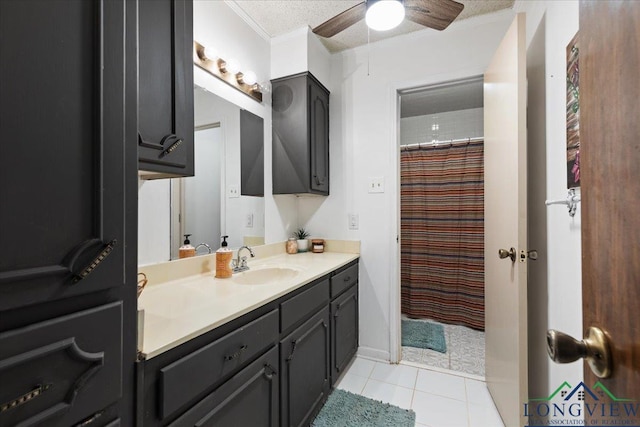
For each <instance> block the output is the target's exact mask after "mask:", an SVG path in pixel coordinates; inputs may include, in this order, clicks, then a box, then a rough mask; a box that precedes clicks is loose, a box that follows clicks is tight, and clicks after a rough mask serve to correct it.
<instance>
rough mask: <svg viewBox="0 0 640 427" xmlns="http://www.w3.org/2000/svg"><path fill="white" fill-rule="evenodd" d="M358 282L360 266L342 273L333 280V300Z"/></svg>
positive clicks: (354, 266)
mask: <svg viewBox="0 0 640 427" xmlns="http://www.w3.org/2000/svg"><path fill="white" fill-rule="evenodd" d="M357 281H358V264H354V265H352V266H351V267H349V268H347V269H345V270H343V271H341V272H340V273H338V274H336V275H335V276H333V277H332V278H331V298H335V297H337V296H338V295H340V294H341V293H342V292H343V291H344V290H346V289H347V288H349V287H350V286H351V285H353V284H355V283H356V282H357Z"/></svg>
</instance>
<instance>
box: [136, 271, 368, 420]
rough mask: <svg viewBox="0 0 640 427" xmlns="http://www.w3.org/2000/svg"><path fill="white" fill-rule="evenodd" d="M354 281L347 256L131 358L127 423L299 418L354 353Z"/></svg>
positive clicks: (309, 412)
mask: <svg viewBox="0 0 640 427" xmlns="http://www.w3.org/2000/svg"><path fill="white" fill-rule="evenodd" d="M357 281H358V264H357V261H354V262H353V263H350V264H349V265H347V266H345V267H342V268H340V269H339V270H337V271H336V272H333V273H330V274H327V275H326V276H324V277H321V278H319V279H317V280H315V281H313V282H312V283H309V284H307V285H305V286H303V287H301V288H299V289H296V290H294V291H292V292H291V293H290V294H288V295H285V296H283V297H281V298H278V299H277V300H275V301H271V302H269V303H267V304H265V305H264V306H262V307H260V308H257V309H255V310H253V311H251V312H249V313H247V314H245V315H243V316H242V317H240V318H238V319H234V320H232V321H231V322H229V323H226V324H224V325H222V326H220V327H218V328H216V329H214V330H212V331H210V332H207V333H206V334H203V335H200V336H198V337H196V338H193V339H192V340H190V341H188V342H186V343H184V344H182V345H180V346H178V347H176V348H174V349H171V350H169V351H167V352H165V353H162V354H160V355H158V356H156V357H153V358H151V359H148V360H144V359H141V360H139V361H138V364H137V374H138V375H137V378H138V385H139V386H138V408H137V409H138V417H137V424H136V425H138V426H145V427H148V426H195V425H198V426H209V425H216V426H217V425H220V426H233V427H235V426H245V425H246V426H249V425H250V426H278V425H280V426H306V425H309V423H310V422H311V421H312V420H313V419H314V417H315V415H316V414H317V413H318V412H319V410H320V408H321V407H322V405H323V404H324V402H325V401H326V398H327V397H328V395H329V391H330V389H331V385H332V383H333V382H335V380H336V379H337V378H338V375H340V374H341V373H342V371H343V370H344V368H345V367H346V365H347V364H348V363H349V362H350V361H351V359H352V358H353V356H354V354H355V350H356V348H357V345H358V319H357V316H358V305H357V289H358V288H357ZM334 290H335V293H333V292H334ZM331 299H333V300H331ZM332 370H333V371H335V374H332V372H333V371H332Z"/></svg>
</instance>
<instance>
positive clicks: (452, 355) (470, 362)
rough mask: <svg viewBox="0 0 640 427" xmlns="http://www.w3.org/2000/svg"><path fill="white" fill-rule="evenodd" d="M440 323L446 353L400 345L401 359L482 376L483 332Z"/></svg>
mask: <svg viewBox="0 0 640 427" xmlns="http://www.w3.org/2000/svg"><path fill="white" fill-rule="evenodd" d="M412 320H421V319H412ZM425 321H426V320H425ZM429 322H433V323H439V322H435V321H433V320H429ZM441 325H442V326H444V335H445V340H446V342H447V352H446V353H440V352H437V351H433V350H430V349H427V348H413V347H402V360H403V361H407V362H413V363H420V364H423V365H428V366H434V367H436V368H442V369H450V370H452V371H458V372H464V373H467V374H472V375H478V376H480V377H484V332H482V331H476V330H475V329H471V328H467V327H465V326H460V325H449V324H446V323H441Z"/></svg>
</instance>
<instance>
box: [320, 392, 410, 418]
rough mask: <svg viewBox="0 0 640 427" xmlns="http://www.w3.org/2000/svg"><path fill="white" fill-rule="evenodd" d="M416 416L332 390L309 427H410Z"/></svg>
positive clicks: (407, 411) (408, 411)
mask: <svg viewBox="0 0 640 427" xmlns="http://www.w3.org/2000/svg"><path fill="white" fill-rule="evenodd" d="M415 423H416V413H415V412H413V411H411V410H406V409H402V408H399V407H397V406H394V405H390V404H388V403H382V402H378V401H377V400H373V399H369V398H366V397H364V396H360V395H358V394H353V393H349V392H348V391H344V390H340V389H335V390H333V392H332V393H331V395H330V396H329V398H328V399H327V403H325V404H324V406H323V407H322V409H321V410H320V413H319V414H318V416H317V417H316V419H315V420H313V422H312V423H311V426H312V427H386V426H389V427H414V426H415Z"/></svg>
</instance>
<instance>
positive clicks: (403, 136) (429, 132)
mask: <svg viewBox="0 0 640 427" xmlns="http://www.w3.org/2000/svg"><path fill="white" fill-rule="evenodd" d="M483 112H484V109H482V108H470V109H467V110H458V111H446V112H444V113H438V114H426V115H424V116H414V117H405V118H402V119H400V144H402V145H405V144H418V143H422V142H430V141H432V140H436V141H448V140H452V139H464V138H475V137H482V136H484V114H483ZM434 125H435V126H437V128H434Z"/></svg>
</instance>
